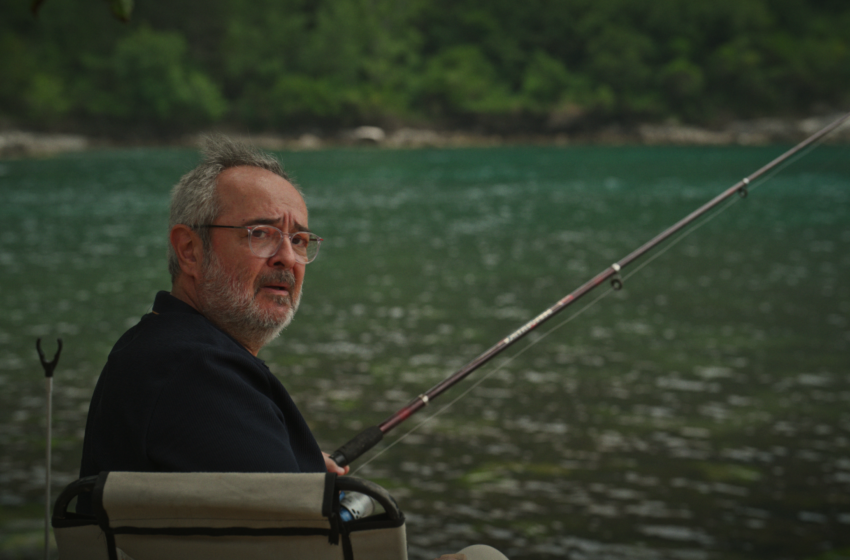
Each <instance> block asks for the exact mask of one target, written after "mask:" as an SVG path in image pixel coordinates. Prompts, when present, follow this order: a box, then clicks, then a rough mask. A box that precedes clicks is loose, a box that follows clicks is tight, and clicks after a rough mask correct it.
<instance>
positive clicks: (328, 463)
mask: <svg viewBox="0 0 850 560" xmlns="http://www.w3.org/2000/svg"><path fill="white" fill-rule="evenodd" d="M322 455H324V456H325V467H326V468H327V469H328V472H329V473H335V474H338V475H340V476H342V475H344V474H348V471H350V470H351V469H350V468H349V467H348V466H345V467H340V466H339V465H337V464H336V463H334V462H333V459H331V456H330V455H329V454H328V453H325V452H324V451H322Z"/></svg>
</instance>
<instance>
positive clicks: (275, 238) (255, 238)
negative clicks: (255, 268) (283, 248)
mask: <svg viewBox="0 0 850 560" xmlns="http://www.w3.org/2000/svg"><path fill="white" fill-rule="evenodd" d="M281 235H282V232H281V231H280V230H279V229H277V228H274V227H271V226H256V227H254V228H253V229H251V252H252V253H254V254H255V255H257V256H258V257H263V258H268V257H270V256H272V255H274V254H275V253H276V252H277V249H278V247H280V241H281V239H282V237H281Z"/></svg>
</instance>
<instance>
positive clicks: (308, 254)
mask: <svg viewBox="0 0 850 560" xmlns="http://www.w3.org/2000/svg"><path fill="white" fill-rule="evenodd" d="M195 227H198V228H202V227H204V228H227V229H244V230H247V231H248V247H250V248H251V252H252V253H254V254H255V255H256V256H258V257H261V258H264V259H267V258H269V257H271V256H272V255H274V254H275V253H277V252H278V250H280V246H281V245H282V244H283V238H284V237H288V238H289V244H290V245H291V246H292V251H293V252H294V253H295V260H296V261H298V262H299V263H301V264H307V263H309V262H313V260H315V258H316V255H318V254H319V245H321V243H322V241H324V240H323V239H322V238H321V237H319V236H318V235H316V234H315V233H309V232H306V231H298V232H295V233H284V232H282V231H281V230H279V229H278V228H276V227H274V226H266V225H262V226H219V225H212V224H202V225H198V226H195Z"/></svg>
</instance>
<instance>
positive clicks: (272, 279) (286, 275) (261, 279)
mask: <svg viewBox="0 0 850 560" xmlns="http://www.w3.org/2000/svg"><path fill="white" fill-rule="evenodd" d="M269 283H275V284H284V283H285V284H286V285H287V286H289V294H290V296H291V295H292V290H294V289H295V274H293V273H292V271H291V270H276V271H274V272H267V273H265V274H261V275H260V276H258V277H257V281H256V282H255V283H254V293H255V294H256V293H258V292H259V291H260V288H262V287H263V286H265V285H266V284H269Z"/></svg>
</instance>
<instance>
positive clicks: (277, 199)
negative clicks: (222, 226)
mask: <svg viewBox="0 0 850 560" xmlns="http://www.w3.org/2000/svg"><path fill="white" fill-rule="evenodd" d="M216 189H217V196H218V202H219V207H220V212H219V217H218V220H217V221H220V222H222V223H223V222H224V221H225V220H230V221H234V220H235V222H234V224H233V225H247V224H248V223H249V222H251V221H253V223H269V224H276V223H279V222H281V223H282V222H290V223H291V222H297V223H298V224H300V225H301V226H304V227H307V204H306V203H305V202H304V198H303V197H302V196H301V193H299V192H298V189H296V188H295V187H294V186H293V185H292V183H290V182H289V181H287V180H286V179H284V178H283V177H281V176H280V175H277V174H276V173H272V172H271V171H267V170H265V169H261V168H259V167H248V166H240V167H231V168H229V169H225V170H224V171H222V173H221V174H220V175H219V176H218V181H217V187H216Z"/></svg>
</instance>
